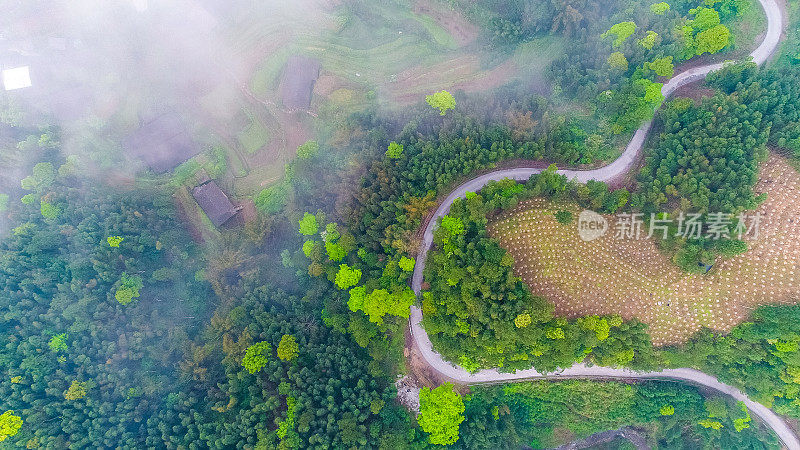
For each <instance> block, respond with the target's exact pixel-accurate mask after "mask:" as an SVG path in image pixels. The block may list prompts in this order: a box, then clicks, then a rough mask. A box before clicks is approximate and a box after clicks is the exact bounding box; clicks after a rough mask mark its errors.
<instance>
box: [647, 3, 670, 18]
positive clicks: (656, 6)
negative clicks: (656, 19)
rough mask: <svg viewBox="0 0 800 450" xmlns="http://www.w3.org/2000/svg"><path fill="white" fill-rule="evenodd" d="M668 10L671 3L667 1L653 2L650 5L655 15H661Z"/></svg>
mask: <svg viewBox="0 0 800 450" xmlns="http://www.w3.org/2000/svg"><path fill="white" fill-rule="evenodd" d="M667 11H669V3H667V2H660V3H653V4H652V5H650V12H651V13H653V14H655V15H658V16H661V15H664V14H666V12H667Z"/></svg>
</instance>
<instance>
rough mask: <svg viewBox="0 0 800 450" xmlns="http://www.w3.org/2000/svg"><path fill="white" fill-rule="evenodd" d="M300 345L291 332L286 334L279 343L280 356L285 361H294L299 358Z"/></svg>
mask: <svg viewBox="0 0 800 450" xmlns="http://www.w3.org/2000/svg"><path fill="white" fill-rule="evenodd" d="M299 350H300V346H299V345H297V340H295V338H294V336H292V335H291V334H284V335H283V336H282V337H281V341H280V342H279V343H278V358H280V359H281V360H283V361H292V360H293V359H295V358H297V355H298V352H299Z"/></svg>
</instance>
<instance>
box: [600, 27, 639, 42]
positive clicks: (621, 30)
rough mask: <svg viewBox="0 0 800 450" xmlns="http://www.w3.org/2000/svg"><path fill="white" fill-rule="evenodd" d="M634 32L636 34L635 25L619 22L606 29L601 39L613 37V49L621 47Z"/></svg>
mask: <svg viewBox="0 0 800 450" xmlns="http://www.w3.org/2000/svg"><path fill="white" fill-rule="evenodd" d="M634 32H636V23H634V22H620V23H617V24H614V25H613V26H612V27H611V28H609V29H608V31H606V32H605V33H603V34H602V35H601V37H606V36H614V43H613V46H614V47H619V46H620V45H622V44H623V43H624V42H625V40H626V39H628V38H629V37H630V36H631V35H632V34H633V33H634Z"/></svg>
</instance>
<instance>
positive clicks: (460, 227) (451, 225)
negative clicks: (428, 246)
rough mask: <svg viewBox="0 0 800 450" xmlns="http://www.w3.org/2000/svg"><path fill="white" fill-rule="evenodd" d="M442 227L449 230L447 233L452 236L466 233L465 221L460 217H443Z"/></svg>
mask: <svg viewBox="0 0 800 450" xmlns="http://www.w3.org/2000/svg"><path fill="white" fill-rule="evenodd" d="M441 227H442V229H444V230H447V234H448V235H450V236H455V235H457V234H464V222H462V221H461V219H459V218H458V217H452V216H444V217H442V224H441Z"/></svg>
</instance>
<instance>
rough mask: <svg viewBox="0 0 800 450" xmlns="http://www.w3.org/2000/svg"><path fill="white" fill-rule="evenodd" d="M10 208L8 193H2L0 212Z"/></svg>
mask: <svg viewBox="0 0 800 450" xmlns="http://www.w3.org/2000/svg"><path fill="white" fill-rule="evenodd" d="M7 210H8V194H2V193H0V213H1V212H6V211H7Z"/></svg>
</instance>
